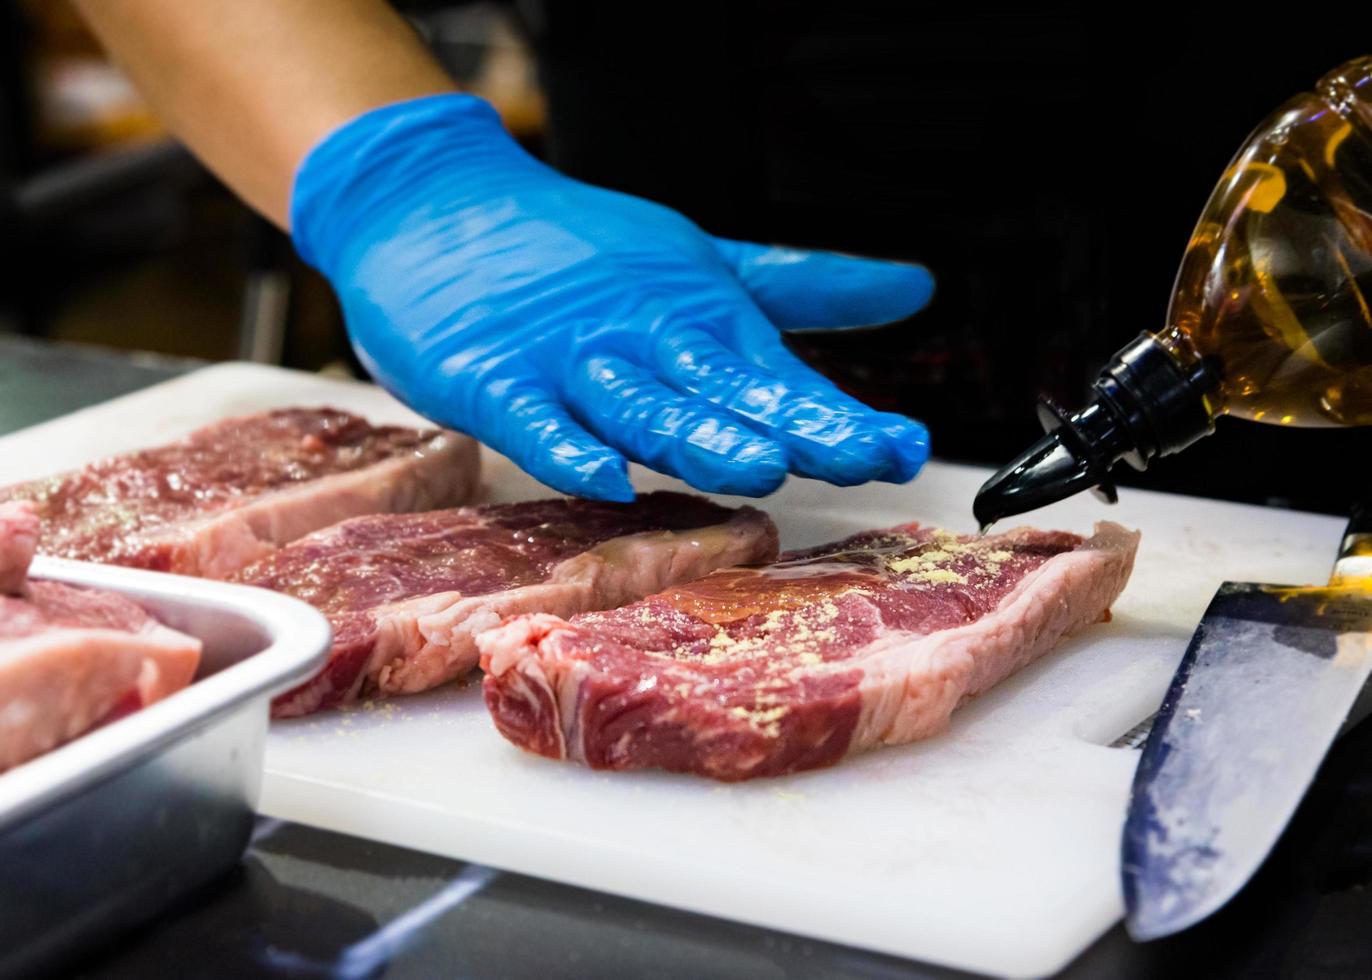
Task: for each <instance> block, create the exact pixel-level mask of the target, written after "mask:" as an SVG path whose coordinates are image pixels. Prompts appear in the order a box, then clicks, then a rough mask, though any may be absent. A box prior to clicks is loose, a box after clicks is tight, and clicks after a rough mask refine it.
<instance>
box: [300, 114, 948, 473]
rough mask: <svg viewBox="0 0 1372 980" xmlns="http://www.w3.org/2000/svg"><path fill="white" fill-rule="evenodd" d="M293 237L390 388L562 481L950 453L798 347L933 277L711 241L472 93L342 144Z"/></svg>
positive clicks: (880, 313)
mask: <svg viewBox="0 0 1372 980" xmlns="http://www.w3.org/2000/svg"><path fill="white" fill-rule="evenodd" d="M291 225H292V229H293V235H294V238H295V243H296V246H297V248H298V249H299V251H300V254H301V255H302V256H303V257H304V259H305V260H306V261H307V262H309V263H310V264H312V265H314V266H317V267H318V268H319V269H321V270H322V271H323V272H324V274H325V275H327V276H328V278H329V280H330V281H331V282H332V283H333V285H334V288H335V290H336V291H337V293H338V296H339V299H340V301H341V302H342V304H343V310H344V314H345V316H346V319H347V322H348V329H349V332H350V333H351V335H352V340H353V344H354V346H355V347H356V348H357V352H358V355H359V356H360V357H361V358H362V360H363V362H364V363H365V364H366V366H367V368H368V369H369V370H370V371H371V372H372V373H373V375H374V376H375V377H376V378H377V380H378V381H380V382H381V383H382V384H383V385H385V387H386V388H388V389H389V390H390V391H391V392H392V393H394V394H395V395H396V396H398V397H399V398H401V399H402V400H403V401H405V402H407V403H408V404H409V405H410V406H412V407H413V408H414V409H415V410H416V411H418V412H420V413H422V414H423V415H426V416H428V417H429V418H431V419H433V420H434V421H436V422H439V423H441V424H444V425H447V426H451V427H453V428H456V429H460V430H462V431H464V432H468V433H470V434H472V435H474V436H476V437H477V438H478V439H480V440H482V441H483V442H485V443H487V444H488V445H490V446H492V447H494V448H495V449H497V450H499V451H500V452H503V453H505V454H506V455H507V456H509V457H510V458H511V459H513V460H514V461H515V462H516V463H518V464H519V465H520V466H522V467H523V468H524V469H526V470H528V471H529V472H530V473H531V474H533V475H534V476H535V477H537V478H538V479H540V480H542V481H543V482H544V483H546V484H548V485H549V486H551V487H554V488H556V489H558V490H561V491H564V492H567V493H572V494H578V495H580V496H584V497H598V498H602V499H608V500H628V499H631V497H632V495H633V490H632V488H631V487H630V485H629V480H628V477H627V475H626V472H625V457H626V456H627V457H630V458H632V459H636V460H640V461H642V462H644V463H647V464H648V465H649V466H651V467H653V468H654V469H657V470H661V471H663V472H665V473H671V474H674V475H676V476H679V477H681V478H682V479H684V480H686V482H688V483H690V484H691V485H692V486H695V487H697V488H699V489H701V490H707V491H717V492H722V493H740V494H749V495H753V496H760V495H762V494H765V493H768V492H770V491H772V490H774V489H775V488H776V487H777V486H778V485H779V484H780V483H781V482H782V480H784V479H785V477H786V472H787V470H790V471H791V472H793V473H798V474H801V475H804V476H812V477H818V478H820V479H823V480H828V481H830V482H831V483H837V484H842V485H851V484H856V483H862V482H863V481H866V480H890V481H896V482H904V481H906V480H909V479H910V478H911V477H913V476H914V475H915V473H916V472H917V471H918V470H919V468H920V466H921V465H922V464H923V463H924V461H925V459H927V458H928V454H929V451H928V434H927V432H926V431H925V429H924V427H923V426H922V425H920V424H919V423H917V422H912V421H910V420H908V419H905V418H903V417H901V416H897V415H891V414H887V413H882V412H876V411H873V410H871V409H869V408H867V407H866V406H864V405H862V404H861V403H859V402H857V401H855V400H854V399H852V398H849V397H848V396H846V395H844V394H842V393H841V392H839V391H838V390H837V389H836V388H835V387H834V386H833V385H832V384H830V383H829V382H828V381H826V380H824V379H823V378H822V377H820V376H819V375H818V374H816V373H815V372H814V371H812V370H810V369H809V368H808V367H806V366H805V365H804V364H803V363H801V361H800V360H798V359H797V358H796V357H795V356H793V355H792V354H791V353H790V352H789V351H787V350H786V348H785V347H784V346H783V345H782V342H781V337H780V335H779V333H778V328H780V329H783V330H789V329H795V328H805V327H838V326H855V325H863V324H873V323H883V322H886V321H890V320H894V319H897V318H900V317H903V316H906V315H908V314H910V313H912V312H914V311H915V310H918V309H919V308H920V307H922V306H923V305H924V304H925V302H927V300H928V298H929V294H930V292H931V291H932V288H933V282H932V279H931V278H930V276H929V273H928V272H927V271H926V270H925V269H923V268H922V267H920V266H914V265H900V264H894V263H888V262H875V261H869V260H865V259H854V258H846V257H842V256H837V255H828V254H819V253H811V252H800V251H795V250H793V249H782V248H770V247H766V246H762V245H752V244H748V243H744V242H734V241H725V240H723V239H719V238H712V237H711V236H710V235H707V234H706V233H705V232H703V231H701V229H699V228H697V227H696V226H695V225H694V224H692V223H691V222H690V221H688V220H687V219H686V218H684V217H683V216H681V215H680V214H677V213H676V212H675V211H672V210H669V209H668V208H665V207H662V206H660V205H657V204H653V203H651V202H649V201H645V200H641V199H639V198H634V197H629V196H626V195H624V194H618V193H614V192H612V191H607V190H603V189H601V188H597V187H591V186H589V185H587V184H582V183H579V182H577V181H575V180H571V179H569V178H567V177H563V176H562V175H561V174H559V173H557V172H556V171H554V170H552V169H550V168H549V167H547V166H545V165H544V164H542V163H540V162H539V161H537V160H535V159H534V158H533V157H531V156H529V155H528V154H527V153H525V152H524V151H523V150H522V149H521V148H520V147H519V146H518V145H517V144H516V143H515V142H514V140H513V139H511V138H510V136H509V135H508V134H507V133H506V132H505V130H504V128H503V127H502V126H501V123H500V119H499V117H498V116H497V115H496V113H495V111H494V110H493V109H492V108H491V107H490V106H489V105H488V104H487V103H486V102H484V101H482V100H481V99H478V98H475V97H473V96H469V95H457V94H449V95H435V96H430V97H427V98H422V99H417V100H414V101H411V102H404V103H399V104H396V105H391V106H386V107H384V108H381V109H376V110H374V111H372V112H368V113H366V114H364V115H362V116H360V117H358V118H357V119H354V120H353V121H351V122H349V123H347V124H345V125H343V126H342V127H340V128H339V129H338V130H336V131H335V132H333V133H332V134H330V135H329V136H328V137H326V138H325V139H324V141H323V142H322V143H320V145H319V146H317V147H315V148H314V150H312V151H311V152H310V154H309V156H308V157H306V159H305V162H304V163H303V164H302V165H301V167H300V171H299V173H298V174H297V175H296V179H295V188H294V193H293V197H292V201H291Z"/></svg>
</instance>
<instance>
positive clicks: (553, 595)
mask: <svg viewBox="0 0 1372 980" xmlns="http://www.w3.org/2000/svg"><path fill="white" fill-rule="evenodd" d="M776 552H777V536H776V529H775V528H774V527H773V526H772V522H771V521H770V520H768V518H767V516H766V515H765V514H763V513H761V512H760V511H757V510H753V509H752V508H750V507H743V508H740V509H738V510H730V509H729V508H726V507H720V506H718V505H716V504H713V503H710V502H709V501H707V500H704V499H702V498H700V497H694V496H688V495H685V494H679V493H651V494H646V495H644V496H642V497H639V498H638V500H636V501H635V502H633V503H631V504H611V503H597V502H595V501H589V500H566V499H559V500H538V501H531V502H527V503H516V504H499V505H488V506H483V507H463V508H458V509H453V510H440V511H432V512H429V513H422V514H402V515H378V516H373V517H359V518H354V519H353V520H349V521H344V522H343V523H341V524H338V525H336V526H334V527H331V528H326V529H324V530H322V531H319V532H316V533H315V534H312V535H310V536H308V537H306V538H303V539H301V540H300V541H297V542H295V543H294V544H292V545H289V546H287V547H285V548H282V549H281V550H279V551H277V552H276V553H274V554H272V555H269V556H268V557H266V558H265V559H263V560H262V561H260V562H258V563H256V564H254V565H252V566H250V567H249V568H246V569H244V570H243V571H242V572H241V573H240V574H239V575H238V576H237V579H238V580H239V581H241V582H245V583H247V584H249V585H257V586H262V587H265V588H269V589H275V590H277V591H279V592H285V593H288V594H290V595H293V596H295V597H296V598H299V599H304V600H305V601H306V602H309V603H312V604H313V605H314V606H316V607H317V608H318V609H320V610H322V611H323V612H324V613H325V614H326V615H327V616H328V618H329V620H330V621H331V622H332V624H333V628H334V647H333V654H332V657H331V658H330V660H329V662H328V664H327V665H326V666H325V667H324V670H323V671H322V672H321V673H320V674H319V675H318V676H317V677H315V678H314V679H313V680H310V681H307V682H306V683H305V684H303V685H301V686H300V687H298V688H296V689H295V690H293V691H289V692H287V693H286V694H284V695H282V696H281V697H279V698H278V699H277V700H276V702H275V705H274V709H273V710H274V713H275V714H276V716H277V717H283V716H290V715H302V714H308V713H309V712H312V711H317V710H320V709H322V708H329V707H334V706H336V705H340V704H344V703H346V702H349V701H352V700H355V699H357V698H358V697H369V696H374V695H389V694H404V693H414V692H417V691H424V690H428V689H429V688H432V687H435V686H437V685H439V684H442V683H444V682H445V681H449V680H453V679H454V678H457V677H461V676H462V675H464V674H466V673H467V672H469V671H470V670H471V669H472V668H473V667H475V666H476V662H477V651H476V647H475V646H474V644H473V642H472V637H473V636H474V635H475V634H476V633H477V632H479V631H480V630H483V629H486V628H488V627H491V626H494V625H496V624H497V623H499V622H500V620H501V619H502V618H503V617H505V616H511V615H514V614H516V613H523V612H547V613H555V614H557V615H563V616H570V615H572V614H573V613H577V612H582V611H585V610H588V609H605V608H609V607H612V606H617V605H620V604H622V603H625V602H630V601H632V600H634V599H637V598H640V597H641V596H644V595H647V594H649V593H651V592H655V591H657V590H658V589H662V588H665V587H667V586H669V585H673V584H676V583H679V582H685V581H688V580H690V579H693V578H698V577H700V576H701V575H704V574H706V573H707V572H710V571H712V570H714V569H716V568H721V567H724V566H728V565H735V564H739V563H744V562H763V561H770V560H771V559H772V558H774V557H775V556H776Z"/></svg>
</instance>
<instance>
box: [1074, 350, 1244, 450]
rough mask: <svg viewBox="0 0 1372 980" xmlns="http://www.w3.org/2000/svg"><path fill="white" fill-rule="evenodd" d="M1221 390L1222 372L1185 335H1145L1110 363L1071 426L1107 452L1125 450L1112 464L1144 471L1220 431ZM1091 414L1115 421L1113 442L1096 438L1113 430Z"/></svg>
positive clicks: (1103, 370)
mask: <svg viewBox="0 0 1372 980" xmlns="http://www.w3.org/2000/svg"><path fill="white" fill-rule="evenodd" d="M1218 388H1219V374H1218V372H1217V371H1216V370H1215V368H1214V366H1213V364H1212V363H1211V361H1210V360H1209V359H1208V358H1205V357H1203V356H1201V354H1200V352H1199V351H1197V350H1196V349H1195V347H1194V346H1192V344H1191V342H1190V339H1189V338H1188V337H1186V335H1185V334H1183V333H1181V332H1180V331H1177V330H1170V331H1166V332H1164V333H1163V334H1160V335H1154V334H1148V333H1144V334H1140V335H1139V336H1138V337H1136V338H1135V339H1134V340H1133V341H1131V342H1130V343H1129V344H1126V345H1125V346H1124V347H1122V348H1121V349H1120V350H1119V352H1118V353H1116V354H1115V356H1114V357H1113V358H1111V359H1110V362H1109V363H1108V364H1106V365H1105V367H1104V368H1103V369H1102V370H1101V373H1100V377H1098V378H1097V379H1096V381H1095V384H1093V385H1092V399H1091V402H1090V403H1089V404H1088V405H1087V407H1086V408H1085V409H1083V410H1082V411H1081V412H1078V413H1077V414H1076V415H1075V416H1073V417H1072V418H1071V419H1069V420H1068V424H1072V425H1075V426H1077V427H1078V428H1079V429H1080V434H1081V435H1082V437H1083V438H1084V439H1085V440H1086V441H1087V442H1088V443H1091V442H1099V444H1100V449H1101V450H1103V451H1106V452H1110V451H1114V450H1116V449H1122V451H1119V452H1117V453H1116V454H1115V455H1114V457H1113V458H1112V459H1111V460H1110V462H1111V463H1112V464H1113V463H1114V462H1115V461H1116V460H1119V459H1123V460H1124V461H1125V462H1127V463H1128V464H1129V465H1130V466H1132V467H1133V468H1134V469H1136V470H1142V469H1145V468H1147V466H1148V464H1149V462H1151V461H1152V460H1153V459H1155V458H1156V457H1158V456H1168V455H1171V454H1172V453H1177V452H1181V451H1182V450H1183V449H1185V448H1186V447H1187V446H1189V445H1191V444H1192V443H1194V442H1195V441H1196V440H1198V439H1200V438H1201V437H1203V436H1207V435H1209V434H1210V433H1211V432H1213V431H1214V428H1215V420H1214V411H1213V408H1212V405H1213V402H1214V397H1215V393H1216V392H1217V390H1218ZM1088 413H1089V414H1091V415H1102V416H1104V415H1108V416H1110V417H1111V426H1110V427H1109V428H1108V434H1109V439H1108V440H1105V441H1102V440H1101V439H1097V438H1096V437H1095V434H1096V432H1098V431H1099V432H1100V433H1101V434H1102V436H1104V435H1105V434H1106V433H1107V428H1106V427H1105V426H1104V425H1103V424H1102V423H1101V422H1099V421H1096V420H1094V419H1092V418H1087V417H1086V416H1087V415H1088Z"/></svg>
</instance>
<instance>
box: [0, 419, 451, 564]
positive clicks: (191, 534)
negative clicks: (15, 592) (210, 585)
mask: <svg viewBox="0 0 1372 980" xmlns="http://www.w3.org/2000/svg"><path fill="white" fill-rule="evenodd" d="M477 468H478V462H477V449H476V443H475V442H473V441H472V440H471V439H469V438H467V437H466V436H461V435H457V434H455V433H452V432H441V431H437V430H430V431H426V432H420V431H417V430H415V429H405V428H400V427H396V426H373V425H370V424H368V423H367V422H366V420H364V419H361V418H358V417H357V416H355V415H349V414H348V413H347V412H340V411H337V410H335V409H331V408H315V409H304V408H292V409H281V410H278V411H273V412H263V413H260V414H257V415H248V416H244V417H242V418H233V419H225V420H224V421H221V422H216V423H214V424H213V425H209V426H206V427H205V428H203V429H199V430H197V431H196V432H193V433H192V434H191V435H189V436H187V437H186V438H184V439H182V440H180V441H179V442H174V443H171V444H170V445H166V446H160V447H158V448H155V449H145V450H142V451H140V452H133V453H126V454H124V455H121V456H114V457H111V458H109V459H106V460H103V461H101V462H98V463H94V464H92V465H90V466H87V467H85V468H84V469H80V470H76V471H74V472H71V473H65V474H62V475H59V476H54V477H50V478H48V479H45V480H35V481H33V482H31V483H25V484H21V485H19V486H14V487H9V488H7V489H0V500H3V499H28V500H32V501H33V502H34V503H35V505H36V506H37V508H38V513H39V516H40V517H41V518H42V519H43V536H42V540H41V541H40V544H39V551H41V552H42V553H43V554H47V555H56V556H59V557H62V558H79V559H84V560H87V561H98V562H106V563H110V564H115V565H133V566H137V567H140V568H151V569H155V570H158V571H167V572H179V573H181V574H184V575H203V576H207V577H210V578H222V577H224V576H225V575H227V574H228V573H230V572H233V571H234V570H236V569H238V568H241V567H242V566H243V565H246V564H248V563H249V562H252V561H256V560H257V559H258V558H261V557H262V556H263V555H265V554H267V553H268V552H270V551H272V550H273V549H274V548H276V547H277V546H278V545H281V544H285V543H286V542H287V541H293V540H294V539H296V538H298V537H301V536H302V535H305V534H308V533H309V532H311V531H313V530H315V529H317V528H321V527H325V526H327V525H329V524H333V523H335V522H336V521H340V520H342V519H344V518H346V517H353V516H356V515H358V514H371V513H377V512H383V511H409V510H424V509H427V508H430V507H444V506H449V505H452V504H459V503H462V502H463V501H464V500H466V499H467V498H468V497H469V496H470V495H471V492H472V490H473V489H474V488H475V486H476V478H477Z"/></svg>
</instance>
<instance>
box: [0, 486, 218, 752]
mask: <svg viewBox="0 0 1372 980" xmlns="http://www.w3.org/2000/svg"><path fill="white" fill-rule="evenodd" d="M37 532H38V519H37V517H36V515H35V514H34V512H33V508H32V507H31V506H30V505H29V504H27V503H6V504H0V568H3V569H4V570H5V571H6V572H8V573H10V575H11V576H12V577H11V579H10V580H9V581H8V582H7V585H6V588H5V589H4V590H3V592H0V772H3V771H5V770H6V769H9V768H10V767H12V766H15V765H18V764H19V763H21V762H25V761H27V760H29V759H31V758H33V757H34V756H37V755H40V754H42V753H43V752H46V751H48V750H49V749H51V748H54V747H55V746H57V745H60V744H62V743H63V742H66V741H69V740H70V739H72V738H75V737H76V736H77V735H80V734H81V733H82V732H85V731H87V730H89V729H90V728H92V727H94V726H95V725H97V724H100V723H102V722H105V721H109V720H113V718H115V717H117V716H119V715H122V714H126V713H128V712H130V711H134V710H137V709H138V708H141V707H143V706H144V705H148V704H151V703H152V702H154V701H157V700H160V699H161V698H164V697H166V696H167V695H168V694H171V693H173V692H174V691H178V690H180V689H181V688H183V687H185V686H186V685H187V684H189V683H190V681H191V678H192V677H193V676H194V674H195V669H196V667H197V665H198V664H199V662H200V641H199V640H196V639H194V638H193V637H189V636H186V635H184V634H182V633H178V632H176V631H175V630H172V629H168V628H167V627H165V626H163V625H161V624H160V623H158V622H157V621H156V620H154V619H153V618H152V617H151V616H149V615H148V614H147V613H146V612H145V611H144V610H143V609H142V607H140V606H138V605H135V604H134V603H132V602H130V601H129V600H127V599H125V598H123V597H122V596H118V595H114V594H113V593H108V592H99V591H96V590H92V589H79V588H75V587H73V586H69V585H63V584H61V583H59V582H45V581H28V582H25V581H24V575H25V572H26V570H27V568H28V564H29V561H30V559H32V557H33V546H34V541H35V539H36V538H37ZM10 593H13V594H10Z"/></svg>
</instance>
